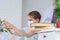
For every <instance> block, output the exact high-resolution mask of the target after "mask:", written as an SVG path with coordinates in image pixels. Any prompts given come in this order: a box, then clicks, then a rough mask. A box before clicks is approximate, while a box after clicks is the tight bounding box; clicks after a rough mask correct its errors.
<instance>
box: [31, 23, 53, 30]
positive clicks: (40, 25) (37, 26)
mask: <svg viewBox="0 0 60 40" xmlns="http://www.w3.org/2000/svg"><path fill="white" fill-rule="evenodd" d="M31 26H32V27H34V28H32V29H33V30H36V31H40V30H46V29H51V28H54V25H53V24H47V23H34V24H32V25H31Z"/></svg>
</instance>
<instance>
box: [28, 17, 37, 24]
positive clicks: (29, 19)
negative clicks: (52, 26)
mask: <svg viewBox="0 0 60 40" xmlns="http://www.w3.org/2000/svg"><path fill="white" fill-rule="evenodd" d="M28 21H33V22H34V23H38V20H37V19H34V18H33V17H32V16H28Z"/></svg>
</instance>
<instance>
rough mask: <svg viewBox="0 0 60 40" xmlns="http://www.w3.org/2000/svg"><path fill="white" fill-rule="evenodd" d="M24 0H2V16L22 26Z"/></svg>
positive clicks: (0, 8)
mask: <svg viewBox="0 0 60 40" xmlns="http://www.w3.org/2000/svg"><path fill="white" fill-rule="evenodd" d="M21 13H22V0H0V17H4V18H5V19H6V20H8V21H9V22H10V23H12V24H13V25H15V26H17V27H18V28H20V26H21Z"/></svg>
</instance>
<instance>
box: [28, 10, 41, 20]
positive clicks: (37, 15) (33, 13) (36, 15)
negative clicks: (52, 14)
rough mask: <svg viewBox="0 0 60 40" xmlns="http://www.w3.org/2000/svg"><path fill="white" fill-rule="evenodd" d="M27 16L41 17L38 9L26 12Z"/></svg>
mask: <svg viewBox="0 0 60 40" xmlns="http://www.w3.org/2000/svg"><path fill="white" fill-rule="evenodd" d="M28 16H32V17H33V18H34V19H39V21H40V19H41V14H40V13H39V12H38V11H32V12H30V13H29V14H28Z"/></svg>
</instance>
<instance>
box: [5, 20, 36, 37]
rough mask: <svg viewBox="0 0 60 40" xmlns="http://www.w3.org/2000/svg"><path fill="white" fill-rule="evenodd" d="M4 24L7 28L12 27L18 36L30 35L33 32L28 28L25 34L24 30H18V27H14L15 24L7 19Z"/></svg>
mask: <svg viewBox="0 0 60 40" xmlns="http://www.w3.org/2000/svg"><path fill="white" fill-rule="evenodd" d="M5 25H6V27H7V28H12V29H13V30H14V31H15V32H16V33H17V34H18V35H20V36H26V37H30V36H32V35H33V34H34V33H35V32H34V31H33V30H29V33H28V34H25V33H24V32H22V31H20V30H19V29H18V28H16V26H14V25H12V24H10V23H9V22H7V21H5Z"/></svg>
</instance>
